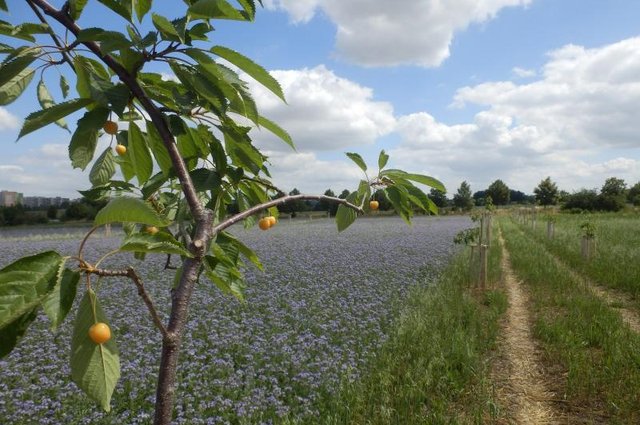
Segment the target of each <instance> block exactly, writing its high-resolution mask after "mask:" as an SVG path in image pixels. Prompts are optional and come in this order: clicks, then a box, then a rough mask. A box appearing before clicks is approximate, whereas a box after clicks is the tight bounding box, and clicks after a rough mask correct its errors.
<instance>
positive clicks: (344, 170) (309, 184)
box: [266, 151, 362, 194]
mask: <svg viewBox="0 0 640 425" xmlns="http://www.w3.org/2000/svg"><path fill="white" fill-rule="evenodd" d="M266 154H267V155H268V156H269V161H270V162H271V164H272V166H271V167H270V171H271V173H272V175H273V181H274V183H275V184H276V186H278V187H279V188H281V189H282V190H284V191H286V192H289V191H291V190H292V189H293V188H294V187H296V188H298V189H299V190H300V191H301V192H303V193H309V194H318V193H324V191H325V190H327V189H332V190H333V191H334V192H336V194H339V193H340V192H341V191H342V190H343V189H348V190H350V191H352V190H355V189H356V187H355V186H356V185H357V182H358V180H359V179H361V178H362V172H361V171H360V169H359V168H358V167H357V166H355V165H354V164H353V163H351V162H349V161H346V160H334V161H326V160H320V159H318V157H317V156H316V154H315V153H312V152H305V153H285V152H277V151H267V152H266Z"/></svg>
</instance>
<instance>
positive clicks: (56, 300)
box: [42, 263, 80, 330]
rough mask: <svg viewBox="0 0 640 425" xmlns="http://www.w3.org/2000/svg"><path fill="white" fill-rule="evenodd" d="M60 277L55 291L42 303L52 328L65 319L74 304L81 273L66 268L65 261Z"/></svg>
mask: <svg viewBox="0 0 640 425" xmlns="http://www.w3.org/2000/svg"><path fill="white" fill-rule="evenodd" d="M59 273H60V277H59V278H58V281H57V282H56V285H55V286H54V288H53V291H52V292H51V293H50V294H49V296H48V297H47V298H46V299H45V300H44V302H43V303H42V307H43V308H44V312H45V313H46V314H47V316H48V317H49V320H50V321H51V329H52V330H55V329H56V328H57V327H58V326H60V324H61V323H62V322H63V321H64V319H65V318H66V317H67V314H69V311H70V310H71V307H72V306H73V300H74V299H75V298H76V292H77V287H78V281H79V280H80V273H78V272H76V271H72V270H69V269H65V268H64V263H63V264H61V267H60V272H59Z"/></svg>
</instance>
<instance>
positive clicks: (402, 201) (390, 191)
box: [384, 185, 413, 224]
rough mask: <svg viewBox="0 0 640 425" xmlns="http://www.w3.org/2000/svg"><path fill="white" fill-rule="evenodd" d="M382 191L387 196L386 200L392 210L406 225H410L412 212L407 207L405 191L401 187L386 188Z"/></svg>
mask: <svg viewBox="0 0 640 425" xmlns="http://www.w3.org/2000/svg"><path fill="white" fill-rule="evenodd" d="M384 191H385V194H386V195H387V199H389V202H391V205H393V209H394V210H396V212H397V213H398V215H399V216H400V217H402V219H403V220H404V221H405V222H407V224H411V216H412V215H413V212H412V211H411V208H410V206H409V199H408V196H407V195H408V193H407V190H406V189H405V188H403V187H402V186H399V185H395V186H390V187H387V188H386V189H384Z"/></svg>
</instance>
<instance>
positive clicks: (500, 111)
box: [394, 38, 640, 191]
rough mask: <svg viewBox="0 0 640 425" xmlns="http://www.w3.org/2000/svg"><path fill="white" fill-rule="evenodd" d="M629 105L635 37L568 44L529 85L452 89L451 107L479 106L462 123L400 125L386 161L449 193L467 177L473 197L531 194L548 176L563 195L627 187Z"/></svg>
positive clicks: (633, 163) (415, 120) (413, 118)
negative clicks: (506, 187)
mask: <svg viewBox="0 0 640 425" xmlns="http://www.w3.org/2000/svg"><path fill="white" fill-rule="evenodd" d="M638 103H640V38H631V39H627V40H623V41H620V42H618V43H614V44H611V45H607V46H604V47H601V48H594V49H586V48H584V47H580V46H574V45H569V46H565V47H563V48H561V49H558V50H556V51H553V52H551V53H550V54H549V60H548V62H547V64H546V65H545V66H544V67H543V72H542V74H541V76H540V77H539V78H538V79H537V80H536V81H533V82H530V83H523V84H517V83H515V82H513V81H497V82H488V83H483V84H479V85H476V86H470V87H463V88H461V89H459V90H458V91H457V93H456V95H455V97H454V100H453V103H452V105H453V106H454V107H459V108H464V107H465V106H466V105H468V104H473V105H480V106H481V107H484V110H483V111H481V112H480V113H478V114H476V115H475V118H474V120H473V122H471V123H464V124H457V125H447V124H445V123H441V122H438V121H437V120H436V119H435V118H434V117H433V116H431V115H429V114H427V113H416V114H411V115H408V116H405V117H401V118H400V119H399V120H398V126H397V128H398V131H399V133H400V134H401V136H402V138H403V142H402V143H401V144H400V146H399V147H398V148H397V149H396V150H395V152H394V153H395V155H396V157H399V158H401V159H402V161H403V165H406V166H407V167H421V166H422V167H425V168H430V169H431V170H435V172H436V173H440V175H442V176H444V178H445V179H448V180H449V181H450V182H453V183H454V184H456V185H457V184H459V182H460V181H461V180H463V179H469V176H473V180H474V182H475V183H476V184H477V187H476V188H475V189H476V190H478V189H481V188H483V187H486V185H487V184H489V183H490V182H491V181H493V180H494V179H496V178H502V179H504V180H505V181H507V182H508V184H511V185H512V186H515V187H519V188H520V190H525V191H531V190H532V189H533V187H534V186H535V185H537V183H538V182H539V181H540V179H542V178H543V177H545V176H547V175H550V176H551V177H552V178H554V179H557V181H558V182H559V183H560V184H561V186H562V185H564V187H565V188H568V189H577V188H580V187H599V186H601V185H602V182H603V181H604V179H606V178H607V177H610V176H611V175H616V176H618V177H620V178H624V179H626V180H627V181H628V182H630V183H631V182H635V181H637V180H638V177H639V173H638V171H639V168H638V166H639V161H638V160H637V159H635V158H634V157H635V156H637V152H638V151H637V149H638V148H640V138H638V134H640V121H638V119H637V105H638ZM630 152H631V153H630ZM633 152H635V154H634V153H633ZM616 154H619V155H617V156H616V157H615V158H613V159H612V158H611V156H612V155H616ZM421 159H424V161H425V162H422V161H421ZM423 171H425V172H427V171H429V170H423Z"/></svg>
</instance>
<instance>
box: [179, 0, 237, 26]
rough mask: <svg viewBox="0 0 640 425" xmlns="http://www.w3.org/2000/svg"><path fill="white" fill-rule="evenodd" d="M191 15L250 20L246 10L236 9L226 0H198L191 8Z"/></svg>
mask: <svg viewBox="0 0 640 425" xmlns="http://www.w3.org/2000/svg"><path fill="white" fill-rule="evenodd" d="M189 15H191V16H192V17H194V18H208V19H232V20H235V21H246V20H249V19H248V16H247V14H246V13H245V12H244V11H240V10H238V9H236V8H235V7H233V6H231V5H230V4H229V3H228V2H226V1H225V0H198V1H196V2H195V3H193V4H192V5H191V7H190V8H189Z"/></svg>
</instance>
